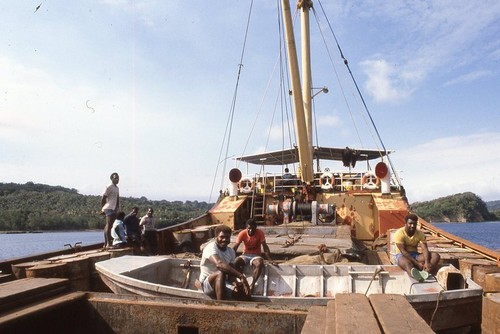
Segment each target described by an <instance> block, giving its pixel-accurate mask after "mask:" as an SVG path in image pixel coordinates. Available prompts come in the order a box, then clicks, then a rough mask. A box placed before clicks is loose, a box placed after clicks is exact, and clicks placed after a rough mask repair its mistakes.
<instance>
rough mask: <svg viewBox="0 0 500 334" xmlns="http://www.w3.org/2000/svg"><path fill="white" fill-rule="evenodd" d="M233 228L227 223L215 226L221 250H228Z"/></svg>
mask: <svg viewBox="0 0 500 334" xmlns="http://www.w3.org/2000/svg"><path fill="white" fill-rule="evenodd" d="M231 232H232V231H231V228H230V227H229V226H226V225H219V226H217V227H216V228H215V243H216V244H217V247H218V248H219V249H221V250H226V248H227V246H228V245H229V243H230V242H231Z"/></svg>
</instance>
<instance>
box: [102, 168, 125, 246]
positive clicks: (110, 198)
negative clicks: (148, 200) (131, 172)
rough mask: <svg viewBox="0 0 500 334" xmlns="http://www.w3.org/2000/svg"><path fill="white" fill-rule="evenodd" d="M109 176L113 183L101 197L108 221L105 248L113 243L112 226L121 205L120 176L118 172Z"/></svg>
mask: <svg viewBox="0 0 500 334" xmlns="http://www.w3.org/2000/svg"><path fill="white" fill-rule="evenodd" d="M109 178H110V179H111V184H110V185H108V186H107V187H106V188H105V189H104V193H103V194H102V198H101V213H102V214H103V215H105V216H106V222H105V224H104V248H108V247H111V246H112V245H113V238H112V237H111V226H113V222H114V221H115V219H116V213H117V212H118V208H119V207H120V191H119V189H118V186H117V184H118V182H119V181H120V177H119V176H118V173H113V174H111V176H110V177H109Z"/></svg>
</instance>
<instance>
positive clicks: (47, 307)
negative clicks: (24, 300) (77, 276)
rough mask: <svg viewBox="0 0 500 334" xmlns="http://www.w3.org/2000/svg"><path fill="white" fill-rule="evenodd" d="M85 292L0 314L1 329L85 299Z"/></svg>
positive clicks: (69, 294)
mask: <svg viewBox="0 0 500 334" xmlns="http://www.w3.org/2000/svg"><path fill="white" fill-rule="evenodd" d="M85 296H86V293H85V292H72V293H68V294H65V295H62V296H60V297H56V298H51V299H50V300H48V301H44V302H40V303H36V304H33V305H31V306H28V307H25V308H23V309H16V310H12V311H10V312H8V313H5V314H3V315H2V316H0V329H2V327H4V326H7V325H9V324H11V323H13V322H16V321H23V318H26V317H29V316H31V315H34V314H39V315H40V314H44V313H47V312H52V311H53V310H55V309H58V308H61V307H64V306H66V305H69V304H73V303H75V302H79V301H81V300H84V299H85Z"/></svg>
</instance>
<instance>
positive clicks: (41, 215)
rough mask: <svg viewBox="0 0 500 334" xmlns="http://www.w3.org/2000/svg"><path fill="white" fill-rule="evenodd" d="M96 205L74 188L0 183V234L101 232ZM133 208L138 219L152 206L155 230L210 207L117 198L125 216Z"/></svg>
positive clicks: (93, 199)
mask: <svg viewBox="0 0 500 334" xmlns="http://www.w3.org/2000/svg"><path fill="white" fill-rule="evenodd" d="M100 205H101V197H100V196H90V195H81V194H79V193H78V191H77V190H75V189H68V188H64V187H61V186H49V185H44V184H36V183H33V182H28V183H26V184H16V183H0V207H1V208H2V217H1V219H0V231H17V230H22V231H39V230H45V231H47V230H85V229H101V228H103V226H104V218H103V217H102V216H101V215H100V214H99V211H100ZM133 206H137V207H139V215H141V216H142V215H144V214H146V210H147V208H148V207H150V206H151V207H153V208H154V210H155V216H156V222H157V224H156V225H157V227H165V226H168V225H173V224H176V223H180V222H183V221H186V220H188V219H190V218H194V217H197V216H199V215H201V214H202V213H204V212H206V211H207V210H208V209H210V208H211V207H212V204H208V203H206V202H198V201H186V202H181V201H174V202H169V201H165V200H162V201H151V200H148V199H147V198H146V197H141V198H130V197H129V198H124V197H120V207H121V209H122V210H124V211H125V212H126V213H128V212H130V210H131V208H132V207H133Z"/></svg>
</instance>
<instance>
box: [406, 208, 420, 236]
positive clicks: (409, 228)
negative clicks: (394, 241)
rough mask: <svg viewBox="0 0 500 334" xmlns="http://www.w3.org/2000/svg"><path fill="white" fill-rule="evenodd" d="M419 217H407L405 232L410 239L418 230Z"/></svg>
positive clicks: (409, 215)
mask: <svg viewBox="0 0 500 334" xmlns="http://www.w3.org/2000/svg"><path fill="white" fill-rule="evenodd" d="M417 222H418V216H417V215H415V214H413V213H410V214H408V215H406V217H405V231H406V234H408V235H409V236H410V237H411V236H413V235H414V234H415V231H416V230H417Z"/></svg>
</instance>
